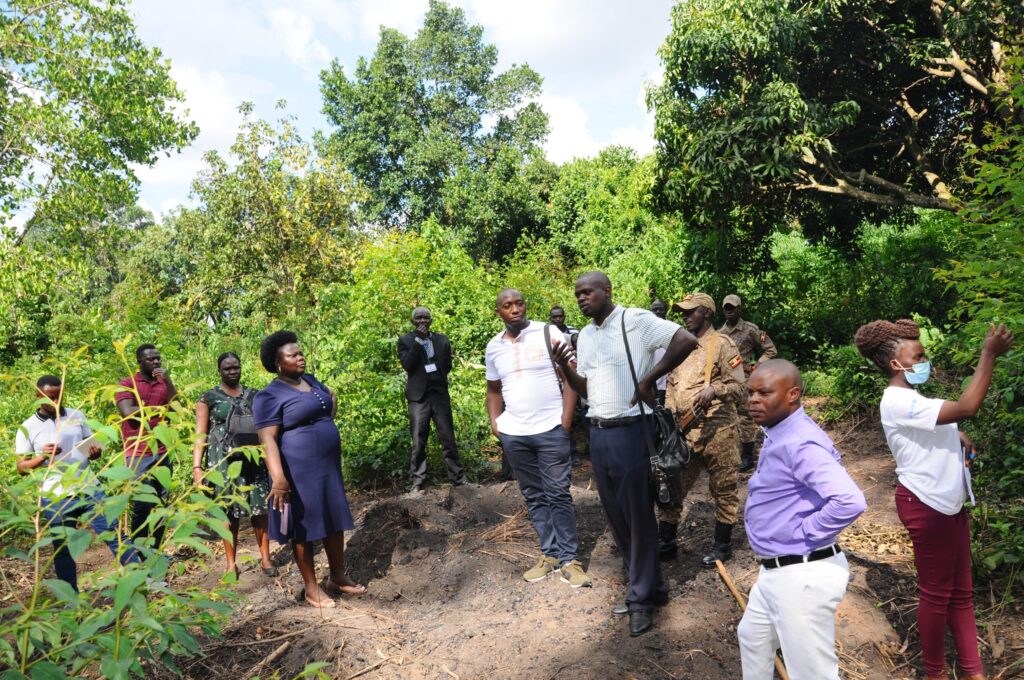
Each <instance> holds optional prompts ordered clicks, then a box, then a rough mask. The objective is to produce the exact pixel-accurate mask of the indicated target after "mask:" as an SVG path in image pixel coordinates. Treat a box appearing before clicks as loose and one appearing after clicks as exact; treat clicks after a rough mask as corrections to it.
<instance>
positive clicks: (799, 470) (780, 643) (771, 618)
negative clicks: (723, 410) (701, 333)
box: [737, 359, 866, 680]
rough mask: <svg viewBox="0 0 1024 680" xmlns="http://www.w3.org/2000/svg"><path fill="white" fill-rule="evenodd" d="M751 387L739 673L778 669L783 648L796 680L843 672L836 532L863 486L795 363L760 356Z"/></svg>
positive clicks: (756, 678) (842, 590)
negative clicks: (756, 455)
mask: <svg viewBox="0 0 1024 680" xmlns="http://www.w3.org/2000/svg"><path fill="white" fill-rule="evenodd" d="M747 386H748V388H749V390H750V397H749V398H748V400H747V409H748V411H749V412H750V415H751V417H752V418H753V419H754V422H755V423H757V424H758V425H760V426H762V427H763V428H764V430H765V441H764V447H763V448H762V449H761V458H760V460H759V461H758V463H757V470H756V471H755V472H754V474H753V476H752V477H751V478H750V482H749V489H750V492H749V494H748V495H747V506H746V510H745V511H744V516H745V521H746V529H747V538H748V539H749V540H750V546H751V547H752V548H753V549H754V553H755V554H756V555H757V556H758V560H759V562H760V563H761V569H760V571H759V572H758V576H757V583H755V584H754V587H753V588H752V589H751V591H750V601H749V602H748V603H747V610H746V612H745V613H744V614H743V620H742V621H740V625H739V627H738V628H737V634H738V636H739V642H740V660H741V662H742V664H743V680H770V679H771V678H772V677H774V675H773V674H774V669H773V664H774V657H775V652H776V651H777V650H778V649H779V647H781V648H782V654H783V656H784V657H785V659H786V668H787V670H788V671H789V676H790V678H792V680H825V679H826V678H830V679H834V680H839V657H838V656H837V654H836V633H835V614H836V607H837V606H839V602H840V601H841V600H842V599H843V595H845V594H846V584H847V582H848V581H849V577H850V569H849V567H848V566H847V563H846V556H845V555H844V554H843V551H842V550H840V548H839V546H838V545H837V544H836V537H837V536H838V535H839V533H840V532H841V531H842V530H843V529H845V528H846V527H847V526H849V525H850V524H851V523H852V522H853V520H855V519H857V517H858V516H859V515H860V514H861V513H862V512H864V508H865V507H866V506H865V502H864V494H863V493H861V490H860V489H858V488H857V485H856V484H854V482H853V480H852V479H850V475H848V474H847V473H846V470H845V469H843V466H842V465H840V464H839V452H838V451H836V449H835V447H834V446H833V445H832V440H831V439H829V437H828V435H827V434H825V432H824V431H823V430H822V429H821V428H820V427H818V425H817V424H816V423H815V422H814V421H813V420H811V419H810V417H808V416H807V415H806V414H805V413H804V410H803V407H802V406H801V404H800V398H801V396H802V392H803V383H802V381H801V379H800V372H799V371H798V370H797V368H796V366H794V365H793V364H791V363H790V362H788V361H785V360H783V359H772V360H770V361H766V362H764V363H763V364H761V365H760V366H758V367H757V369H756V370H755V371H754V372H753V374H751V377H750V380H749V382H748V383H747Z"/></svg>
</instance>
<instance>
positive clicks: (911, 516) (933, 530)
mask: <svg viewBox="0 0 1024 680" xmlns="http://www.w3.org/2000/svg"><path fill="white" fill-rule="evenodd" d="M896 512H897V513H898V514H899V516H900V521H901V522H903V526H905V527H906V528H907V531H908V532H910V540H911V542H913V544H914V564H915V565H916V566H917V592H918V595H919V596H920V602H919V604H918V606H917V628H918V631H919V632H920V634H921V651H922V656H923V657H924V670H925V673H927V674H928V675H945V672H946V659H945V650H944V645H945V640H946V626H949V628H950V629H951V630H952V632H953V643H954V644H955V645H956V653H957V657H958V658H959V660H960V667H961V668H962V669H963V671H964V672H965V673H983V672H984V671H983V669H982V666H981V657H980V656H979V654H978V627H977V625H976V624H975V622H974V602H973V589H974V583H973V581H972V579H971V533H970V521H969V520H968V518H967V509H966V508H962V509H961V510H960V512H958V513H957V514H955V515H952V516H950V515H944V514H942V513H941V512H939V511H938V510H933V509H932V508H931V507H929V506H928V505H926V504H924V503H923V502H921V500H920V499H919V498H918V497H917V496H915V495H914V494H913V493H911V492H910V491H909V490H908V489H907V488H905V487H904V486H903V485H902V484H899V485H897V487H896Z"/></svg>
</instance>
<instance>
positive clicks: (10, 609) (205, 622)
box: [0, 343, 244, 680]
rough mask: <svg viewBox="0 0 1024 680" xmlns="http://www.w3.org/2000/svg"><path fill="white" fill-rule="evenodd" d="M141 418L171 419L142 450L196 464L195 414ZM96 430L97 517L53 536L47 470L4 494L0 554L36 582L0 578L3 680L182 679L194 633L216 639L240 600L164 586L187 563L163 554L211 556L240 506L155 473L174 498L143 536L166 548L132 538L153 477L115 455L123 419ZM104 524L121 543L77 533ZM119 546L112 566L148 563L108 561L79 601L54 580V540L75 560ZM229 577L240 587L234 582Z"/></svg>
mask: <svg viewBox="0 0 1024 680" xmlns="http://www.w3.org/2000/svg"><path fill="white" fill-rule="evenodd" d="M117 351H118V354H119V356H120V357H121V360H122V362H123V363H124V365H125V366H128V362H127V361H126V360H125V356H124V343H117ZM7 378H8V380H13V381H14V382H16V383H20V384H22V389H24V384H27V385H29V386H30V385H31V384H32V383H31V382H29V381H28V379H27V378H25V379H23V380H18V379H17V378H12V377H11V376H7ZM123 389H124V388H121V387H119V386H116V385H104V386H101V387H99V388H97V389H96V390H95V391H94V393H93V394H92V395H90V396H92V397H97V398H110V397H111V396H112V395H113V393H114V392H116V391H121V390H123ZM138 401H139V403H141V399H139V400H138ZM140 416H141V417H140V420H141V421H142V422H147V421H148V418H149V417H150V416H160V417H161V418H163V422H162V423H161V424H159V425H157V426H156V427H154V428H152V430H149V429H148V428H146V429H145V430H144V437H143V438H144V441H145V442H146V444H150V445H153V446H154V447H155V446H156V445H157V443H159V444H162V445H164V446H165V447H166V448H167V455H168V457H169V458H170V460H171V461H175V462H182V463H183V462H185V461H188V460H190V459H191V439H192V437H191V433H192V429H191V415H190V414H189V413H188V412H187V411H185V410H184V409H182V408H181V407H180V406H176V405H171V406H169V407H153V408H149V407H143V409H142V412H141V413H140ZM89 424H90V427H91V428H92V429H93V430H94V432H96V433H97V436H98V437H100V438H102V439H104V440H105V441H107V442H108V446H107V449H106V454H105V455H104V456H103V457H102V461H103V462H102V464H99V465H96V464H94V467H96V468H98V469H95V470H93V472H94V473H95V475H96V479H97V480H98V482H99V483H100V484H101V485H102V488H103V491H104V492H105V497H103V498H101V499H99V500H97V501H96V502H95V503H94V504H93V507H92V509H91V510H90V513H91V514H90V515H88V516H83V517H81V518H79V524H78V526H75V527H66V526H57V525H54V524H52V523H51V522H48V521H47V519H46V517H45V516H44V514H43V511H42V504H41V493H40V480H41V477H42V476H43V475H45V474H47V472H48V470H47V468H45V467H42V468H39V469H37V470H35V471H33V472H32V473H31V474H28V475H25V476H21V477H15V478H13V479H10V480H9V481H8V482H7V483H5V484H2V485H0V544H2V545H4V546H5V547H4V549H3V555H4V556H5V557H7V558H9V559H12V560H14V561H15V562H16V563H19V564H21V565H22V570H21V571H22V572H23V573H25V574H27V576H28V584H27V585H26V584H25V583H23V582H18V581H15V580H12V576H11V575H9V574H8V572H7V571H0V578H2V579H3V581H4V587H5V591H6V592H8V593H10V597H9V598H7V599H6V600H5V604H4V606H3V607H2V608H0V665H3V666H6V667H7V668H8V669H9V670H7V671H6V672H5V673H4V674H3V675H2V676H0V677H2V678H4V680H14V679H16V678H31V679H32V680H43V679H45V680H50V679H57V678H61V679H62V678H75V677H81V676H82V675H84V674H89V675H96V674H100V675H102V676H103V677H105V678H117V679H121V678H125V679H126V678H131V677H138V676H141V675H143V674H144V673H145V664H147V663H152V664H157V665H159V666H160V667H162V668H169V669H171V670H176V669H177V660H179V659H181V658H184V657H188V656H192V655H196V654H199V653H201V649H200V646H199V642H198V640H197V635H198V634H200V633H202V634H205V635H210V636H216V635H218V634H219V630H220V628H221V626H222V624H223V622H224V621H225V619H226V617H227V615H228V614H229V613H230V611H231V609H232V605H233V604H234V602H235V597H234V595H233V593H232V591H231V588H230V584H229V583H228V582H227V581H224V582H222V583H221V584H220V585H218V586H216V587H214V588H212V589H205V588H197V587H176V586H171V585H169V584H168V579H169V578H171V577H172V576H173V575H180V574H182V573H183V571H184V565H183V564H181V563H176V564H174V565H171V563H170V561H169V559H168V557H167V553H168V552H170V551H176V550H178V549H179V548H182V547H185V546H188V547H190V548H192V549H194V550H195V551H196V552H197V553H198V554H200V555H207V556H209V555H210V554H211V551H210V549H209V547H208V546H207V545H206V543H205V542H204V540H203V537H204V536H206V535H208V534H209V533H210V532H212V533H214V534H216V535H218V536H220V537H222V538H223V537H227V536H229V534H228V532H227V529H226V528H225V524H226V521H227V516H226V515H225V513H224V511H223V510H222V508H221V506H222V504H223V503H225V502H233V501H241V502H244V499H240V498H238V497H234V496H233V497H226V498H220V497H214V498H211V497H210V496H208V495H207V494H205V493H203V492H202V491H201V490H199V489H196V488H195V487H193V486H192V485H191V483H182V482H181V481H179V480H177V479H176V478H175V476H174V475H172V474H171V472H170V470H169V469H167V468H163V467H157V468H154V472H153V477H155V478H156V479H158V481H159V482H160V483H161V484H162V485H163V486H164V487H166V488H167V489H168V490H169V491H168V497H167V500H166V502H165V503H164V504H158V505H157V506H156V507H155V508H154V510H153V511H152V512H151V513H149V515H148V517H147V521H146V524H145V525H144V528H151V527H155V526H157V525H162V526H163V527H164V529H165V531H164V533H163V540H162V542H161V543H155V542H154V541H153V539H152V538H149V537H143V536H139V535H129V534H128V532H127V531H126V528H127V527H128V526H130V525H129V521H128V515H129V512H130V510H129V509H130V506H131V503H132V501H145V502H156V501H158V499H157V497H156V495H155V490H154V488H153V486H151V485H150V484H149V483H147V480H146V478H145V477H143V478H142V479H136V478H135V474H134V473H133V471H132V469H130V468H129V467H128V466H127V465H126V464H125V459H124V456H123V454H122V453H121V451H120V445H119V433H118V425H119V424H120V420H119V419H117V418H112V419H110V420H108V421H106V422H104V421H98V420H95V419H92V420H90V423H89ZM5 462H7V463H10V462H11V461H10V460H7V461H5ZM240 466H241V464H240V463H235V464H233V466H232V468H231V469H229V470H228V473H227V474H228V475H229V476H232V475H237V474H238V472H239V470H238V468H240ZM185 467H188V466H187V465H185ZM208 478H209V481H211V482H213V483H222V482H223V475H222V473H221V472H220V471H218V470H211V471H210V472H208ZM99 514H102V515H104V516H105V518H106V519H107V521H108V523H113V522H114V521H115V520H116V521H117V522H118V524H119V525H120V527H121V528H122V529H121V532H120V534H117V533H115V532H114V531H108V532H106V533H104V534H101V535H94V534H92V533H91V532H90V531H89V530H87V529H84V528H81V527H82V526H83V525H87V524H88V522H89V520H90V519H91V518H92V516H93V515H99ZM111 540H117V541H118V545H117V553H118V554H117V556H116V557H121V556H123V555H124V554H125V552H126V551H138V552H139V553H141V556H142V559H141V560H138V561H134V562H129V563H127V564H124V565H120V564H119V560H118V559H115V558H111V562H110V565H109V566H108V567H105V568H103V569H100V570H97V571H95V572H93V573H91V574H88V575H83V577H82V578H80V579H79V591H78V592H76V591H75V590H74V589H73V588H72V587H71V586H70V585H69V584H67V583H66V582H64V581H61V580H58V579H55V578H49V577H48V572H49V570H50V567H51V565H52V562H53V551H52V549H51V548H52V546H53V544H54V542H55V541H62V542H64V543H65V544H66V546H67V547H68V550H69V552H70V553H71V556H72V558H74V559H76V560H77V558H79V557H80V556H81V555H83V554H84V553H85V552H86V551H87V550H89V549H90V548H92V547H94V546H103V545H104V544H105V542H106V541H111ZM228 578H230V579H231V580H233V576H232V577H228Z"/></svg>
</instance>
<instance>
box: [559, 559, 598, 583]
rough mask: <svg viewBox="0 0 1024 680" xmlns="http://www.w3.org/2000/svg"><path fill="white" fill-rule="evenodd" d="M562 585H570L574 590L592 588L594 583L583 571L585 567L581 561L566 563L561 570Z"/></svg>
mask: <svg viewBox="0 0 1024 680" xmlns="http://www.w3.org/2000/svg"><path fill="white" fill-rule="evenodd" d="M561 578H562V583H568V584H569V585H570V586H572V587H573V588H590V587H591V586H593V585H594V582H593V581H591V580H590V577H589V576H587V572H585V571H583V565H582V564H580V561H579V560H573V561H571V562H566V563H565V564H564V565H562V569H561Z"/></svg>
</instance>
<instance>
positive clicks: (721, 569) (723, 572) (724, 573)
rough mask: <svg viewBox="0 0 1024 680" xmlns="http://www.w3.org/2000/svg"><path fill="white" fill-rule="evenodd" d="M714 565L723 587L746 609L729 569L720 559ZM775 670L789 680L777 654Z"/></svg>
mask: <svg viewBox="0 0 1024 680" xmlns="http://www.w3.org/2000/svg"><path fill="white" fill-rule="evenodd" d="M715 566H716V567H718V575H719V576H721V577H722V580H723V581H725V587H726V588H728V589H729V592H730V593H732V596H733V597H735V598H736V602H737V603H739V605H740V611H741V612H745V611H747V598H745V597H743V595H742V593H740V591H739V589H738V588H736V584H735V583H733V581H732V577H731V576H729V571H728V570H727V569H726V568H725V565H724V564H722V560H715ZM775 672H776V673H778V674H779V677H780V678H782V680H789V673H787V672H786V666H785V664H783V663H782V659H780V658H779V655H778V654H776V655H775Z"/></svg>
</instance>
